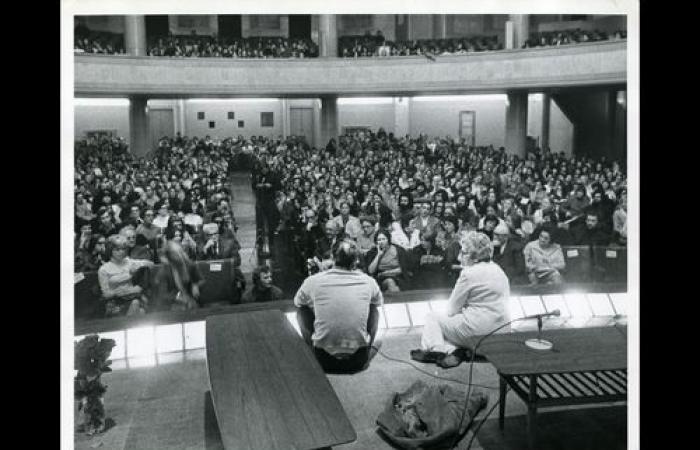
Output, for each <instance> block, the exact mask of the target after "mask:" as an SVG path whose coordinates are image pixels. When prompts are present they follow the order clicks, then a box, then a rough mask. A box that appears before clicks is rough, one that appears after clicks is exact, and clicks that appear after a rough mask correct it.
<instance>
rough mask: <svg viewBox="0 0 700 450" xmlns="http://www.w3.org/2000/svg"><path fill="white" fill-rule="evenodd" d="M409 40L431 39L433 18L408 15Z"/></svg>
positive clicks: (421, 15) (427, 15)
mask: <svg viewBox="0 0 700 450" xmlns="http://www.w3.org/2000/svg"><path fill="white" fill-rule="evenodd" d="M408 21H409V22H408V38H409V39H432V38H433V17H432V16H431V15H429V14H410V15H409V16H408Z"/></svg>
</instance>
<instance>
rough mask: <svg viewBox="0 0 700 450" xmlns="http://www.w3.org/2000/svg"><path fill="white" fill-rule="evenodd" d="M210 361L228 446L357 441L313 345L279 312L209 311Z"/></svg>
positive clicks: (218, 413)
mask: <svg viewBox="0 0 700 450" xmlns="http://www.w3.org/2000/svg"><path fill="white" fill-rule="evenodd" d="M206 336H207V338H206V339H207V367H208V371H209V384H210V386H211V393H212V401H213V403H214V410H215V412H216V419H217V422H218V424H219V429H220V431H221V437H222V441H223V443H224V446H225V447H226V448H228V449H240V450H246V449H251V450H257V449H266V450H274V449H280V450H281V449H284V450H287V449H300V450H301V449H315V448H324V447H330V446H333V445H338V444H345V443H348V442H352V441H354V440H355V439H357V435H356V434H355V430H354V429H353V427H352V425H351V424H350V420H349V419H348V417H347V416H346V414H345V411H344V409H343V407H342V405H341V404H340V401H339V400H338V397H337V396H336V394H335V391H333V388H332V387H331V385H330V382H329V381H328V379H327V378H326V375H325V374H324V372H323V370H322V369H321V366H320V365H319V363H318V362H317V361H316V358H315V357H314V355H313V353H312V352H311V350H310V349H309V348H308V346H307V345H306V344H305V343H304V341H303V340H302V339H301V337H300V336H299V335H298V334H297V333H296V331H295V330H294V328H293V327H292V325H291V324H290V323H289V321H288V320H286V318H285V317H284V316H283V315H282V313H281V312H280V311H278V310H267V311H255V312H247V313H237V314H227V315H220V316H213V317H208V318H207V321H206Z"/></svg>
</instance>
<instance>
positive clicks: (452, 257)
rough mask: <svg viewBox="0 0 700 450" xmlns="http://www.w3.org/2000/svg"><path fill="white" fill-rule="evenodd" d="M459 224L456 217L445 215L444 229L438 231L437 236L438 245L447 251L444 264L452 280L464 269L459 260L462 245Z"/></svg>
mask: <svg viewBox="0 0 700 450" xmlns="http://www.w3.org/2000/svg"><path fill="white" fill-rule="evenodd" d="M457 225H458V222H457V218H456V217H445V219H444V220H443V221H442V227H443V230H442V231H441V232H439V233H438V238H437V242H438V245H439V246H440V247H442V249H443V250H444V251H445V259H444V260H443V266H444V268H445V272H446V273H447V274H448V278H449V280H450V281H451V282H453V281H455V280H456V279H457V277H458V276H459V273H460V272H461V271H462V263H461V262H460V261H459V255H460V253H461V252H462V246H461V244H460V238H459V235H458V234H457Z"/></svg>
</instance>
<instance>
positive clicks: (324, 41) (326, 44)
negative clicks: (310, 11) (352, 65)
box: [318, 14, 338, 57]
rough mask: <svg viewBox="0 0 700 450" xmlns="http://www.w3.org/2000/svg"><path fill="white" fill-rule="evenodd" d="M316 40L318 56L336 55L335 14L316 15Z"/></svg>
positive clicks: (336, 28) (336, 25) (336, 33)
mask: <svg viewBox="0 0 700 450" xmlns="http://www.w3.org/2000/svg"><path fill="white" fill-rule="evenodd" d="M318 41H319V42H318V52H319V56H321V57H328V56H330V57H337V56H338V24H337V20H336V16H335V14H321V15H320V16H319V17H318Z"/></svg>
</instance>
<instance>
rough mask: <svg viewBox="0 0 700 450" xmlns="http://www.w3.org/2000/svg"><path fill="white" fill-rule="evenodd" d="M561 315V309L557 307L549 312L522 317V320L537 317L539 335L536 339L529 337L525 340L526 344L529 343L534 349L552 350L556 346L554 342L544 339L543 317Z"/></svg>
mask: <svg viewBox="0 0 700 450" xmlns="http://www.w3.org/2000/svg"><path fill="white" fill-rule="evenodd" d="M560 315H561V311H559V310H558V309H555V310H554V311H552V312H548V313H542V314H533V315H531V316H526V317H523V318H521V319H520V320H529V319H537V337H536V338H534V339H527V340H526V341H525V345H527V346H528V347H529V348H531V349H533V350H551V349H552V347H554V344H552V343H551V342H550V341H548V340H546V339H542V318H543V317H559V316H560Z"/></svg>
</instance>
